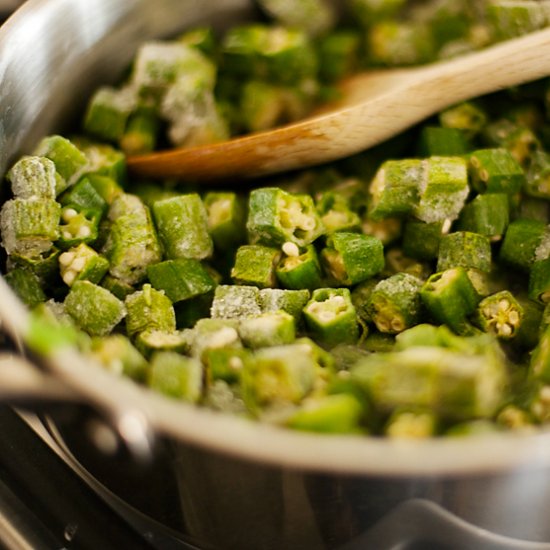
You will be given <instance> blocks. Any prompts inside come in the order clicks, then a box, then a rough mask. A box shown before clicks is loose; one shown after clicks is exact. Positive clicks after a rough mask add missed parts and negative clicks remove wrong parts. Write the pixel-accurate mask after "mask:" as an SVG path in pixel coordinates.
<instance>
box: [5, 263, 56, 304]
mask: <svg viewBox="0 0 550 550" xmlns="http://www.w3.org/2000/svg"><path fill="white" fill-rule="evenodd" d="M4 280H5V281H6V283H8V285H9V286H10V287H11V289H12V290H13V291H14V292H15V294H16V295H17V296H18V297H19V299H20V300H21V301H22V302H23V303H24V304H26V305H28V306H29V307H31V308H33V307H35V306H37V305H38V304H41V303H42V302H45V301H46V300H47V296H46V294H45V293H44V289H43V288H42V284H41V281H40V279H39V278H38V277H37V276H36V275H35V274H34V273H32V272H31V271H28V270H27V269H23V268H21V267H18V268H15V269H12V270H10V271H8V272H7V273H6V274H5V275H4Z"/></svg>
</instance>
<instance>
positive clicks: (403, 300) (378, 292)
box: [367, 273, 422, 334]
mask: <svg viewBox="0 0 550 550" xmlns="http://www.w3.org/2000/svg"><path fill="white" fill-rule="evenodd" d="M421 287H422V281H420V280H419V279H418V278H417V277H415V276H413V275H409V274H407V273H397V274H396V275H392V276H391V277H388V278H387V279H383V280H382V281H380V282H378V283H377V284H376V286H375V287H374V288H373V289H372V292H371V293H370V296H369V298H368V303H367V311H368V313H369V317H370V319H371V320H372V322H373V323H374V324H375V325H376V328H377V329H378V330H379V331H380V332H384V333H389V334H397V333H399V332H402V331H403V330H405V329H407V328H410V327H411V326H413V325H415V324H417V323H418V321H419V319H420V315H421V307H420V306H421V303H420V288H421Z"/></svg>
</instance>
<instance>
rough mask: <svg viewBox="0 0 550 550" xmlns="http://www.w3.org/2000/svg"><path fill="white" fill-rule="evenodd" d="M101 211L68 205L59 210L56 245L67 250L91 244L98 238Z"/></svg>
mask: <svg viewBox="0 0 550 550" xmlns="http://www.w3.org/2000/svg"><path fill="white" fill-rule="evenodd" d="M101 214H102V213H101V210H96V209H90V208H80V207H79V206H77V205H72V204H69V205H67V206H64V207H63V208H62V209H61V219H60V224H59V239H58V243H57V244H58V245H59V247H60V248H63V249H67V248H71V247H74V246H78V245H79V244H81V243H86V244H92V243H94V242H95V241H96V240H97V238H98V236H99V224H100V221H101Z"/></svg>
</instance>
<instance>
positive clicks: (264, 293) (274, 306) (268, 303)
mask: <svg viewBox="0 0 550 550" xmlns="http://www.w3.org/2000/svg"><path fill="white" fill-rule="evenodd" d="M259 296H260V304H261V308H262V312H264V313H268V312H274V311H284V312H285V313H288V314H290V315H292V317H294V320H295V322H296V325H299V323H300V321H301V320H302V310H303V309H304V307H305V305H306V304H307V302H308V301H309V298H310V296H311V295H310V292H309V290H287V289H281V288H264V289H262V290H260V295H259Z"/></svg>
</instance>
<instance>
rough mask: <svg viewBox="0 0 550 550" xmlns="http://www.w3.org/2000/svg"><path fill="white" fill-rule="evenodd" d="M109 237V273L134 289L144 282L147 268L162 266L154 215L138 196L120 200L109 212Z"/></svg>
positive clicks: (127, 195) (115, 201)
mask: <svg viewBox="0 0 550 550" xmlns="http://www.w3.org/2000/svg"><path fill="white" fill-rule="evenodd" d="M108 217H109V221H110V225H109V233H108V235H107V240H106V242H105V244H104V246H103V250H102V251H103V254H104V255H105V257H106V258H107V260H109V264H110V267H109V273H110V274H111V275H112V276H113V277H115V278H117V279H119V280H121V281H123V282H124V283H127V284H130V285H133V284H136V283H139V282H141V281H143V280H144V279H145V277H146V274H147V266H149V265H151V264H155V263H158V262H160V260H161V250H160V244H159V241H158V237H157V233H156V230H155V226H154V224H153V220H152V218H151V214H150V212H149V209H148V208H147V206H145V205H144V204H143V202H142V201H141V200H140V199H139V198H138V197H136V196H135V195H129V194H126V193H124V194H122V195H120V196H118V197H117V198H116V199H115V200H114V201H113V203H112V204H111V207H110V209H109V214H108Z"/></svg>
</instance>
